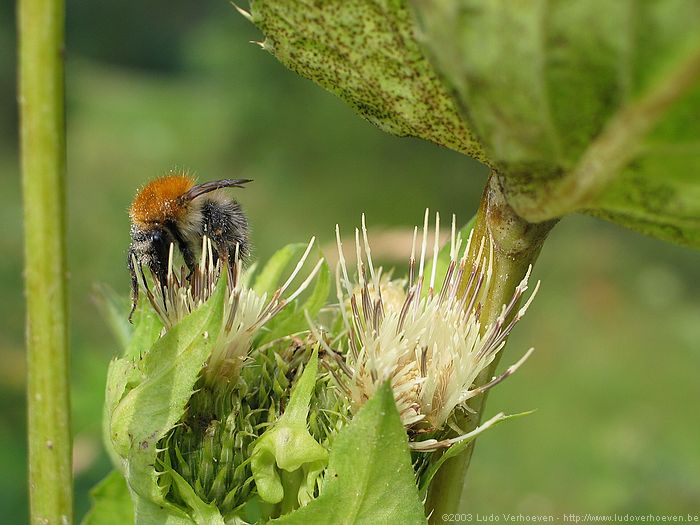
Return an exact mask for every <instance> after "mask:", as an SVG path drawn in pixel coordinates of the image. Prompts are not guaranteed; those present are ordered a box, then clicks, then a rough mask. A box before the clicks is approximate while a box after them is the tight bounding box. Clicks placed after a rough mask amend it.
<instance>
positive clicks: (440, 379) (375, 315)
mask: <svg viewBox="0 0 700 525" xmlns="http://www.w3.org/2000/svg"><path fill="white" fill-rule="evenodd" d="M439 227H440V217H439V215H437V214H436V221H435V242H434V245H433V250H432V252H433V253H432V264H431V265H430V269H429V271H428V268H427V266H428V265H427V264H426V255H427V253H426V252H427V245H428V229H429V225H428V212H427V211H426V214H425V220H424V224H423V230H422V242H421V244H420V255H419V257H418V259H417V258H416V239H417V236H418V228H416V229H415V230H414V235H413V248H412V253H411V258H410V261H409V277H408V279H407V280H392V279H390V278H388V277H386V276H383V275H382V270H381V268H375V267H374V264H373V262H372V255H371V250H370V245H369V241H368V236H367V228H366V226H365V220H364V216H363V218H362V230H361V232H360V230H358V229H356V230H355V251H356V254H357V281H353V280H351V278H350V275H349V273H348V267H347V263H346V261H345V258H344V256H343V250H342V242H341V239H340V233H339V229H338V228H337V227H336V237H337V244H338V253H339V263H338V269H337V272H336V281H337V290H338V298H339V302H340V304H341V315H342V318H343V322H344V325H345V328H346V330H347V333H348V349H347V352H346V355H345V359H344V361H343V363H342V365H341V368H342V369H343V371H344V373H343V376H344V377H340V378H339V379H340V383H341V386H342V387H343V389H344V390H345V391H346V393H347V394H348V396H349V397H350V398H351V400H352V403H353V405H354V406H355V407H359V406H361V405H363V404H364V403H365V402H366V401H367V400H368V399H369V398H370V397H372V395H373V394H374V392H375V391H376V390H377V388H378V387H379V386H380V385H381V383H383V382H384V381H387V380H388V381H390V383H391V386H392V388H393V391H394V397H395V400H396V403H397V406H398V408H399V412H400V414H401V419H402V422H403V423H404V425H405V426H406V427H407V428H409V429H413V430H417V431H418V430H420V431H433V430H439V429H441V428H443V427H444V425H445V424H446V422H447V421H448V418H449V417H450V415H451V414H452V413H453V411H454V410H455V408H456V407H458V406H464V403H465V402H466V401H467V400H468V399H470V398H472V397H474V396H476V395H478V394H480V393H482V392H484V391H485V390H486V389H488V388H490V387H492V386H494V385H495V384H497V383H498V382H500V381H502V380H503V379H505V377H507V376H508V375H510V374H512V373H513V371H515V369H516V368H517V367H518V366H519V365H520V364H521V363H522V362H523V361H524V360H525V359H526V358H527V357H528V356H529V355H530V352H528V353H527V354H526V355H525V357H523V359H521V360H520V361H519V362H518V363H516V365H514V366H513V367H510V368H509V369H508V370H507V371H506V372H505V373H504V374H502V375H501V376H499V377H497V378H494V379H492V380H491V381H490V382H488V383H487V384H485V385H483V386H475V380H476V379H477V377H478V376H479V375H480V374H481V373H482V371H484V370H485V369H487V367H488V366H489V365H490V364H491V362H492V361H493V360H494V358H495V357H496V355H497V354H498V352H499V351H500V350H501V349H502V348H503V346H504V344H505V340H506V337H507V336H508V334H509V333H510V331H511V330H512V328H513V326H514V325H515V323H517V321H518V320H519V319H520V318H521V317H522V316H523V315H524V314H525V312H526V310H527V308H528V306H529V305H530V303H531V301H532V299H533V297H534V295H535V293H536V289H535V292H533V294H532V295H531V296H530V298H529V300H528V301H527V302H526V303H525V305H524V306H522V307H521V308H519V309H518V310H517V311H516V308H517V304H518V303H519V301H520V298H521V297H522V295H523V293H524V292H525V291H526V290H527V283H528V278H529V270H528V274H527V275H526V276H525V278H524V279H523V280H522V281H521V282H520V284H519V285H518V287H517V288H516V290H515V293H514V295H513V297H512V298H511V300H510V302H509V303H508V304H506V305H503V307H502V309H501V312H500V315H499V316H498V317H497V319H496V320H495V321H493V322H491V323H489V324H483V323H482V321H481V319H480V312H481V305H482V302H483V300H484V299H485V298H486V296H487V294H488V292H489V286H490V284H491V279H492V273H493V270H492V260H493V245H492V242H491V239H490V238H488V237H483V238H481V239H473V232H472V233H471V234H470V235H469V238H468V239H467V241H466V245H465V246H464V249H463V250H462V244H463V243H462V239H461V236H460V235H459V234H457V233H456V229H455V221H454V218H453V221H452V230H451V233H452V234H451V238H450V245H449V248H450V253H449V263H448V264H447V269H446V271H445V276H444V278H443V279H442V281H441V282H440V283H438V285H437V286H436V279H437V268H438V262H439V260H438V255H439V246H438V233H439ZM460 253H461V255H460ZM416 266H417V268H416ZM428 273H429V275H428ZM538 284H539V283H538Z"/></svg>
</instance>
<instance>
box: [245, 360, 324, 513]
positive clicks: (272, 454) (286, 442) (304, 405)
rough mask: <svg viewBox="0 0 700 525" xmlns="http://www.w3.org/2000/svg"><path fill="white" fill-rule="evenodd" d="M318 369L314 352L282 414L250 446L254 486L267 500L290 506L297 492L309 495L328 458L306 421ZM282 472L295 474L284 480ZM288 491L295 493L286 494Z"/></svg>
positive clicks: (295, 498)
mask: <svg viewBox="0 0 700 525" xmlns="http://www.w3.org/2000/svg"><path fill="white" fill-rule="evenodd" d="M317 371H318V354H317V353H316V352H314V353H313V355H312V356H311V359H310V360H309V363H308V364H307V365H306V369H305V370H304V373H303V374H302V375H301V377H300V378H299V380H298V381H297V383H296V385H294V389H293V390H292V393H291V396H290V399H289V404H288V405H287V408H286V410H285V411H284V414H282V417H280V419H279V420H278V421H277V422H276V423H275V424H274V425H273V426H272V427H271V428H269V429H268V430H267V431H266V432H265V433H264V434H263V435H262V436H260V438H259V439H258V441H257V442H256V443H255V447H254V448H253V453H252V455H251V469H252V471H253V478H254V479H255V486H256V487H257V489H258V494H259V495H260V497H261V498H262V499H263V500H264V501H266V502H268V503H279V502H281V501H282V500H283V499H285V500H287V499H288V500H290V501H291V502H292V503H291V504H292V506H293V507H295V506H298V503H296V502H297V501H298V500H299V497H300V494H299V493H300V491H303V492H304V494H301V497H304V496H308V492H309V489H310V490H311V491H313V487H312V485H313V482H314V481H315V478H316V476H318V474H319V473H320V472H321V471H322V470H323V467H324V466H325V464H326V461H327V459H328V452H326V449H325V448H323V447H322V446H321V445H320V444H319V443H318V442H316V440H314V438H313V437H312V436H311V434H310V433H309V430H308V427H307V422H306V419H307V417H308V415H309V403H310V402H311V395H312V394H313V390H314V387H315V385H316V373H317ZM278 469H279V471H278ZM300 469H301V470H300ZM281 471H286V472H288V473H296V477H295V479H293V480H292V479H291V478H287V479H285V474H284V473H283V472H281ZM297 471H299V472H297ZM285 481H288V482H289V481H294V483H293V486H289V483H287V484H286V485H287V486H286V487H285ZM290 491H293V492H294V494H288V493H287V492H290ZM295 503H296V504H295Z"/></svg>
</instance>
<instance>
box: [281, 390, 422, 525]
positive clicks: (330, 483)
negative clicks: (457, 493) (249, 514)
mask: <svg viewBox="0 0 700 525" xmlns="http://www.w3.org/2000/svg"><path fill="white" fill-rule="evenodd" d="M272 523H279V524H280V525H296V524H298V525H306V524H308V523H333V524H335V525H350V524H360V523H365V524H373V525H380V524H386V525H392V524H396V525H411V524H425V523H427V520H426V518H425V515H424V510H423V504H422V503H421V500H420V498H419V497H418V490H417V488H416V483H415V480H414V474H413V467H412V466H411V456H410V453H409V450H408V441H407V437H406V431H405V430H404V428H403V425H402V424H401V419H400V418H399V414H398V411H397V410H396V404H395V403H394V396H393V393H392V391H391V388H390V387H389V385H388V384H384V385H383V386H382V387H381V388H380V389H379V390H378V391H377V393H376V394H375V396H374V397H373V398H372V399H370V400H369V401H368V402H367V404H366V405H365V406H364V407H363V408H362V409H361V410H360V411H359V412H358V414H357V415H356V416H355V417H354V418H353V420H352V421H351V422H350V423H349V424H348V426H346V427H345V428H344V429H343V430H341V431H340V433H339V434H338V436H337V437H336V439H335V441H334V444H333V448H332V449H331V453H330V457H329V463H328V468H327V469H326V473H325V482H324V485H323V487H322V488H321V494H320V496H319V497H318V498H316V499H315V500H313V501H311V502H310V503H309V504H308V505H306V506H305V507H302V508H300V509H298V510H296V511H294V512H292V513H291V514H288V515H286V516H283V517H281V518H279V519H277V520H273V521H272Z"/></svg>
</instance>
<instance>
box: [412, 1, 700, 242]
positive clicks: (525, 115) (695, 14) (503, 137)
mask: <svg viewBox="0 0 700 525" xmlns="http://www.w3.org/2000/svg"><path fill="white" fill-rule="evenodd" d="M412 4H413V6H414V8H415V10H416V12H417V14H418V18H419V20H420V26H421V34H422V35H424V36H423V38H422V40H423V41H424V44H425V48H426V49H427V50H428V52H429V54H430V56H431V58H432V60H433V63H434V64H435V65H436V67H437V69H439V71H440V72H441V74H442V76H443V77H444V78H445V79H446V81H447V82H448V83H449V84H450V86H451V88H452V90H453V91H454V92H455V93H456V95H457V97H458V99H459V103H460V104H459V106H460V108H462V109H463V110H464V111H463V115H464V118H465V119H466V120H467V121H468V122H469V127H470V129H471V130H472V131H474V133H475V134H476V136H477V137H478V139H479V141H480V143H481V144H482V146H483V147H484V150H485V151H486V155H487V157H488V158H489V160H490V164H491V165H492V166H493V167H494V168H495V170H496V171H497V173H498V174H499V177H500V180H501V184H502V185H503V188H504V191H505V193H506V196H507V198H508V202H509V204H510V205H511V206H512V207H513V208H514V209H515V211H516V212H517V213H518V214H520V215H521V216H522V217H523V218H525V219H527V220H528V221H531V222H540V221H544V220H548V219H553V218H556V217H560V216H563V215H565V214H568V213H572V212H577V211H584V212H588V213H591V214H594V215H597V216H601V217H604V218H606V219H609V220H611V221H614V222H616V223H618V224H621V225H624V226H627V227H629V228H633V229H636V230H639V231H641V232H643V233H646V234H649V235H652V236H655V237H658V238H661V239H666V240H671V241H675V242H679V243H682V244H687V245H690V246H695V247H700V118H698V115H700V31H698V22H697V21H698V20H700V3H698V2H697V1H696V0H655V1H649V2H609V1H607V0H587V1H585V2H581V1H577V0H565V1H559V2H541V1H535V0H525V1H521V2H509V1H506V0H413V2H412Z"/></svg>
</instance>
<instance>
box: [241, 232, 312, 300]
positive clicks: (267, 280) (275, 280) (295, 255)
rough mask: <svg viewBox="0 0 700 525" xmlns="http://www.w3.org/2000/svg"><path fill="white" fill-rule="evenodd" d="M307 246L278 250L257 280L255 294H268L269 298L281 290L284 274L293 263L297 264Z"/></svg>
mask: <svg viewBox="0 0 700 525" xmlns="http://www.w3.org/2000/svg"><path fill="white" fill-rule="evenodd" d="M306 246H307V245H306V244H302V243H294V244H288V245H287V246H285V247H284V248H282V249H280V250H277V251H276V252H275V253H274V254H273V255H272V257H270V259H269V260H268V261H267V263H266V264H265V266H264V268H263V269H262V270H260V273H259V274H258V275H257V277H256V278H255V284H254V285H253V290H254V291H255V293H257V294H258V295H262V294H264V293H266V294H268V296H269V295H270V294H271V293H273V292H274V291H275V290H276V289H277V288H279V286H280V285H281V284H282V273H283V272H284V271H285V270H286V269H287V268H288V267H289V266H290V264H291V263H292V262H296V261H298V260H299V259H300V258H301V256H302V254H303V253H304V250H305V249H306Z"/></svg>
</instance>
